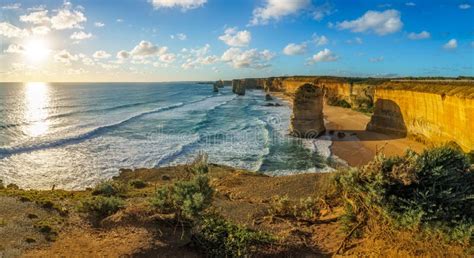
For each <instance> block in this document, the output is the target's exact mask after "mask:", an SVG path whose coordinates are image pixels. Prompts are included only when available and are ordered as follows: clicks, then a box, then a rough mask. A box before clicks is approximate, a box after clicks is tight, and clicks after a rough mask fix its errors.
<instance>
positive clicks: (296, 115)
mask: <svg viewBox="0 0 474 258" xmlns="http://www.w3.org/2000/svg"><path fill="white" fill-rule="evenodd" d="M323 96H324V93H323V89H322V88H321V87H318V86H316V85H314V84H309V83H307V84H304V85H303V86H301V87H299V88H298V90H297V91H296V92H295V97H294V99H293V115H292V117H291V128H290V131H291V134H292V135H294V136H297V137H301V138H315V137H318V136H320V135H321V134H322V133H324V132H325V131H326V128H325V127H324V119H323Z"/></svg>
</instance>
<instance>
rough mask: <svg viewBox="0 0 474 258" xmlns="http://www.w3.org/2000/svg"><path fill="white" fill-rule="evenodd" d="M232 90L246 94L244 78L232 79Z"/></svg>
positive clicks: (239, 93)
mask: <svg viewBox="0 0 474 258" xmlns="http://www.w3.org/2000/svg"><path fill="white" fill-rule="evenodd" d="M232 92H233V93H235V94H237V95H241V96H243V95H245V85H244V84H243V83H242V80H232Z"/></svg>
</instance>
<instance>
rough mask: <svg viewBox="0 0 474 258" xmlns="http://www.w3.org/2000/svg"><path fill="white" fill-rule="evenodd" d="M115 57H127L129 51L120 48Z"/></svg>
mask: <svg viewBox="0 0 474 258" xmlns="http://www.w3.org/2000/svg"><path fill="white" fill-rule="evenodd" d="M116 57H117V58H118V59H127V58H129V57H130V53H129V52H127V51H125V50H120V51H119V52H117V55H116Z"/></svg>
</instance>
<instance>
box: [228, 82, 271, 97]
mask: <svg viewBox="0 0 474 258" xmlns="http://www.w3.org/2000/svg"><path fill="white" fill-rule="evenodd" d="M265 81H266V79H238V80H232V92H234V93H235V94H238V95H245V91H246V90H249V89H261V90H263V89H264V85H265Z"/></svg>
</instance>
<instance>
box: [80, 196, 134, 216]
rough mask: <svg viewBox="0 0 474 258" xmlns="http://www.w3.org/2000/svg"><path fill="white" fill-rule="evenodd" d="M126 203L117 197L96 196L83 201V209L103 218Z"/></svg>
mask: <svg viewBox="0 0 474 258" xmlns="http://www.w3.org/2000/svg"><path fill="white" fill-rule="evenodd" d="M124 206H125V203H124V201H123V200H122V199H120V198H117V197H105V196H94V197H92V198H90V199H87V200H85V201H83V202H82V206H81V209H80V210H81V211H83V212H87V213H89V214H90V215H92V216H93V217H95V218H98V219H103V218H105V217H107V216H110V215H112V214H114V213H116V212H117V211H118V210H120V209H121V208H123V207H124Z"/></svg>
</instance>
